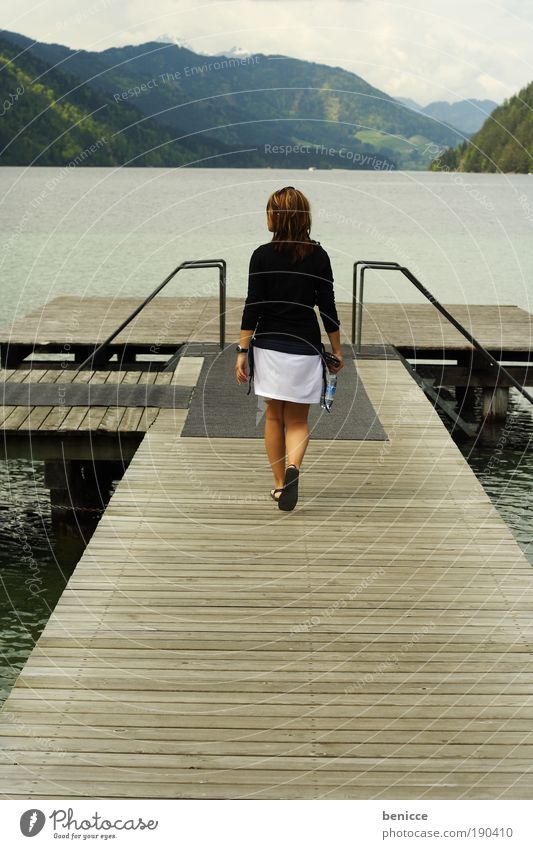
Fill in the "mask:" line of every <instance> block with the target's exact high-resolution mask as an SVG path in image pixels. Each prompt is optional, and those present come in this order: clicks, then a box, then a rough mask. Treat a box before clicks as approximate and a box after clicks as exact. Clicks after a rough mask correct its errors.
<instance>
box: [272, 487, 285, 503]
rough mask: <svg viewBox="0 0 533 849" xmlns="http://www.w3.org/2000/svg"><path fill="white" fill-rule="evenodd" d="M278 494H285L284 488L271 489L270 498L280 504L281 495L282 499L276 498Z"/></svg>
mask: <svg viewBox="0 0 533 849" xmlns="http://www.w3.org/2000/svg"><path fill="white" fill-rule="evenodd" d="M276 492H283V487H282V486H278V487H277V488H276V489H271V490H270V497H271V498H272V499H273V500H274V501H275V502H276V503H278V502H279V498H281V495H280V497H279V498H276Z"/></svg>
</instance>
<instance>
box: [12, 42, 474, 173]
mask: <svg viewBox="0 0 533 849" xmlns="http://www.w3.org/2000/svg"><path fill="white" fill-rule="evenodd" d="M0 35H1V37H2V39H3V42H4V44H6V43H8V42H9V43H10V44H11V45H12V50H17V49H18V51H20V48H22V49H23V50H24V54H23V55H24V62H26V61H29V58H30V59H31V60H32V61H39V62H40V63H41V66H42V67H41V69H40V74H39V84H42V85H44V86H46V87H47V88H48V90H49V92H48V95H47V97H48V103H49V104H50V109H49V110H48V111H50V112H52V111H54V108H53V107H52V106H51V104H52V102H53V101H54V99H55V102H56V103H58V102H61V103H63V100H61V97H62V96H65V99H66V100H67V101H69V102H70V101H72V103H73V104H74V105H75V106H77V107H78V108H81V107H82V104H80V102H79V100H80V98H82V97H83V96H84V97H85V99H86V101H87V102H86V103H85V108H86V109H87V110H88V111H90V110H89V107H90V109H98V107H100V106H102V105H104V104H105V110H101V111H98V112H97V113H96V115H95V120H96V121H97V122H100V123H102V122H103V123H105V124H107V123H110V124H111V125H112V127H114V128H116V129H117V130H120V132H121V135H123V136H124V137H125V139H126V140H128V141H129V142H130V147H131V150H132V151H133V150H135V151H136V152H137V154H140V153H141V152H142V151H143V150H148V149H150V148H151V147H153V146H154V145H153V143H152V142H153V138H152V134H154V133H155V135H156V136H157V132H158V131H159V132H160V133H161V140H160V141H161V143H163V144H165V142H168V140H169V139H170V138H172V137H174V138H177V139H179V142H175V143H173V144H172V145H170V149H165V147H163V148H160V149H159V150H158V152H157V154H155V153H153V154H152V153H150V154H149V153H146V154H144V155H143V156H142V161H140V160H139V161H136V163H135V164H137V165H139V164H144V165H152V164H170V163H172V164H182V163H183V160H184V157H185V158H187V156H188V157H189V158H191V155H192V156H193V157H194V158H200V157H201V156H202V155H206V149H208V150H209V152H210V153H211V155H212V156H213V157H214V158H213V159H212V160H211V161H210V162H206V163H203V164H212V165H220V166H223V167H224V166H225V167H230V166H233V167H234V166H237V165H242V166H250V165H254V166H259V165H261V166H271V167H289V168H299V167H302V168H305V167H309V166H310V165H314V166H319V167H322V168H350V169H354V168H375V169H381V168H392V167H394V168H410V169H412V168H415V169H416V168H419V169H420V168H426V167H427V166H428V164H429V162H430V161H431V154H430V151H431V150H432V149H433V150H434V147H433V148H431V145H438V146H441V147H442V146H452V145H454V144H457V143H458V142H459V141H460V140H461V138H462V136H461V134H460V133H459V132H457V131H456V130H455V129H453V128H452V127H450V126H449V125H447V124H445V123H443V122H442V121H439V120H437V119H434V118H431V117H428V116H426V115H421V114H418V113H416V112H413V110H411V109H409V108H407V107H406V106H405V105H404V104H402V103H400V102H398V101H397V100H396V99H394V98H392V97H390V96H389V95H387V94H386V93H384V92H382V91H380V90H379V89H376V88H374V87H373V86H371V85H370V84H369V83H367V82H366V81H365V80H363V79H362V78H361V77H359V76H357V75H356V74H352V73H349V72H348V71H345V70H343V69H342V68H332V67H329V66H326V65H320V64H318V63H314V62H305V61H300V60H297V59H291V58H289V57H287V56H279V55H273V56H265V55H263V54H256V55H254V56H251V57H245V58H244V59H235V58H228V57H223V56H212V57H209V56H204V55H200V54H196V53H193V52H192V51H190V50H188V49H186V48H184V47H180V46H178V45H175V44H162V43H159V42H150V43H147V44H142V45H136V46H126V47H121V48H111V49H109V50H105V51H102V52H100V53H90V52H87V51H73V50H70V49H69V48H68V47H64V46H62V45H59V44H40V43H34V42H32V41H31V40H30V39H28V38H26V37H25V36H22V35H19V34H17V33H10V32H6V31H3V32H2V33H0ZM3 52H6V51H5V50H4V51H3ZM28 57H29V58H28ZM19 62H22V57H20V59H17V60H16V62H15V70H14V73H16V72H17V66H18V63H19ZM52 66H56V69H55V70H52ZM46 68H48V69H49V70H48V71H46V72H45V70H44V69H46ZM57 69H60V73H59V71H58V70H57ZM21 70H25V71H26V73H27V74H30V75H31V72H30V70H29V69H28V68H25V67H24V66H23V65H22V66H21ZM67 75H68V77H69V80H70V81H72V80H75V81H77V83H75V92H72V91H71V89H72V85H71V84H68V85H67V84H66V83H65V80H64V79H60V77H65V76H67ZM0 79H1V75H0ZM15 82H16V80H15V79H13V78H12V77H11V78H9V74H8V75H7V81H6V78H4V79H3V80H2V96H3V97H5V96H6V94H7V95H8V94H9V92H10V91H12V90H13V88H12V87H13V85H14V84H15ZM37 95H39V96H40V97H41V98H42V97H43V94H42V92H35V91H32V97H33V96H37ZM22 100H23V98H21V99H20V101H19V102H18V103H17V107H18V106H19V105H20V104H21V102H22ZM17 111H18V109H16V108H15V107H13V108H12V109H10V110H9V112H8V115H7V117H8V118H10V121H9V122H8V124H9V131H10V132H13V129H14V126H13V121H14V122H15V125H16V124H17V120H18V119H16V118H15V117H14V115H15V113H16V112H17ZM11 113H14V114H13V115H11ZM140 116H142V120H141V121H140V123H139V118H140ZM54 117H55V120H56V121H58V120H59V117H60V116H59V114H58V112H57V110H56V111H55V116H54ZM63 117H65V116H63ZM46 120H48V119H46ZM46 120H44V121H41V122H40V125H39V127H38V129H39V130H40V136H39V139H38V142H37V144H34V143H33V142H34V139H33V133H34V127H33V125H32V129H31V133H30V135H31V136H32V141H31V142H29V144H30V146H31V149H32V150H33V149H34V148H35V147H37V148H38V149H39V150H42V149H43V142H45V145H44V146H46V139H47V127H46ZM86 120H87V121H88V120H89V119H88V118H87V119H86ZM130 124H135V129H134V130H133V129H126V128H127V127H129V125H130ZM80 126H81V125H80ZM53 129H54V128H51V130H52V131H53ZM100 129H101V128H100V127H99V126H98V128H96V127H93V132H96V131H100ZM70 132H71V133H74V135H75V134H76V132H77V130H72V131H69V134H70ZM26 134H27V133H24V135H26ZM52 138H56V135H54V136H53V137H52ZM145 142H146V145H145ZM143 145H145V146H144V147H143ZM54 147H55V148H56V156H57V157H59V159H60V158H61V156H60V153H61V145H60V144H59V143H57V142H56V143H55V144H54ZM167 147H168V145H167ZM248 149H250V150H249V152H246V153H243V152H242V151H243V150H248ZM109 152H110V151H108V153H109ZM102 155H103V154H102ZM207 155H208V154H207ZM47 156H48V154H47V153H46V154H43V155H42V156H41V158H40V160H39V161H40V162H41V163H42V162H43V157H44V161H46V158H47ZM26 158H27V154H26ZM93 162H94V164H108V163H101V162H98V163H97V161H96V159H95V160H93Z"/></svg>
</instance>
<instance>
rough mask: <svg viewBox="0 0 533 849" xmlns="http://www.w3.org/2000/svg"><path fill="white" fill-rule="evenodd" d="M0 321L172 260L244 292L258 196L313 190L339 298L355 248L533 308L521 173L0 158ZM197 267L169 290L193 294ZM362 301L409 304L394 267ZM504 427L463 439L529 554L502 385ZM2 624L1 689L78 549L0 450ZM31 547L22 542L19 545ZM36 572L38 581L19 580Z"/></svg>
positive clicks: (361, 255)
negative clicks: (70, 163) (35, 588)
mask: <svg viewBox="0 0 533 849" xmlns="http://www.w3.org/2000/svg"><path fill="white" fill-rule="evenodd" d="M0 181H1V194H0V196H1V201H0V251H1V259H0V262H1V269H2V296H3V297H2V308H1V315H0V324H2V325H5V324H7V323H9V322H10V321H12V320H13V319H15V318H20V317H22V316H23V315H25V314H26V313H27V312H29V310H31V309H33V308H35V307H36V306H39V305H41V304H43V303H45V302H46V301H48V300H50V299H52V298H53V297H55V296H57V295H60V294H80V295H81V294H92V295H107V296H110V297H120V296H125V295H131V294H133V295H138V296H139V297H141V296H144V295H147V294H148V293H149V292H150V291H151V290H152V289H153V288H155V286H156V285H157V284H158V283H159V282H160V281H161V280H162V279H163V278H164V277H165V276H166V275H167V274H168V273H169V272H170V271H171V270H172V269H173V268H174V267H175V266H176V265H178V264H179V263H180V262H181V261H183V260H190V259H206V258H214V257H223V258H225V259H226V260H227V262H228V281H227V283H228V295H229V296H236V297H243V298H244V297H245V295H246V287H247V271H248V261H249V257H250V254H251V252H252V251H253V250H254V248H255V247H257V245H259V244H261V243H263V242H266V241H269V239H270V234H269V233H268V231H267V229H266V216H265V206H266V201H267V198H268V195H269V194H270V193H271V192H272V191H274V190H275V189H278V188H281V187H282V186H285V185H294V186H296V187H298V188H300V189H302V191H304V192H305V193H306V194H307V196H308V197H309V199H310V201H311V206H312V214H313V227H312V234H311V235H312V236H313V237H314V238H315V239H318V240H319V241H320V242H321V244H322V245H323V246H324V248H325V249H326V250H327V251H328V253H329V255H330V258H331V263H332V268H333V273H334V278H335V292H336V298H337V301H348V300H350V297H351V286H352V265H353V262H354V261H355V260H356V259H380V260H394V261H398V262H401V263H402V264H404V265H407V266H408V267H409V268H410V269H411V271H413V272H414V274H415V275H416V276H417V277H418V278H419V279H420V280H421V282H422V283H423V284H424V285H425V286H426V287H427V288H428V289H429V290H430V291H431V292H432V293H433V294H434V295H435V296H436V297H437V298H438V299H439V300H440V301H442V302H444V303H448V304H454V303H461V304H462V303H467V304H477V303H485V304H498V303H499V304H517V305H518V306H520V307H522V308H524V309H526V310H528V311H529V312H531V311H532V310H531V300H532V296H533V178H532V177H530V176H527V175H494V174H486V175H485V174H451V173H429V172H427V173H426V172H394V171H392V172H371V171H353V172H352V171H337V170H332V171H325V170H324V171H322V170H317V171H292V170H273V169H266V170H244V169H175V170H166V169H133V168H125V169H108V168H86V169H80V168H78V169H69V168H33V169H25V168H3V169H0ZM211 279H213V295H216V294H217V293H218V286H217V281H216V279H214V278H213V276H212V273H210V272H208V271H205V272H204V271H196V272H194V273H189V274H187V272H184V273H183V274H182V275H181V274H180V277H179V279H178V280H176V281H174V282H173V283H172V284H170V286H169V288H168V290H167V292H166V294H168V295H171V294H176V295H191V294H192V295H194V293H195V291H198V292H199V291H200V289H201V288H203V287H204V285H205V282H206V281H207V280H211ZM366 299H367V300H370V301H372V300H374V301H389V302H393V301H399V302H403V303H409V302H411V303H412V302H419V301H421V300H423V299H422V297H421V296H420V295H418V293H417V292H416V291H415V290H414V289H413V288H412V286H410V284H409V283H408V282H407V280H405V279H404V278H403V277H402V276H400V275H395V274H391V273H389V274H386V273H385V274H383V273H382V274H380V273H379V272H372V274H369V276H368V286H367V288H366ZM509 416H510V417H511V418H512V421H513V427H512V428H511V430H510V437H509V439H508V440H507V442H506V443H505V448H504V450H503V451H501V452H500V453H499V454H498V456H495V452H494V450H493V449H491V448H490V447H487V446H485V447H483V446H475V447H472V445H469V443H468V442H465V443H463V444H461V446H460V447H461V450H462V451H463V453H464V455H465V456H466V457H467V458H468V461H469V462H470V464H471V466H472V468H473V469H474V471H475V472H476V474H477V475H478V477H479V479H480V480H481V482H482V483H483V485H484V487H485V488H486V490H487V492H488V493H489V495H490V497H491V498H492V499H493V501H494V503H495V504H496V506H497V508H498V509H499V510H500V512H501V515H502V516H503V518H504V519H505V521H506V522H507V523H508V524H509V526H510V527H511V529H512V530H513V533H514V534H515V536H516V538H517V540H518V541H519V543H520V545H521V546H522V547H523V549H524V551H525V553H526V555H527V556H528V557H529V559H530V561H531V562H532V563H533V549H532V546H531V524H532V520H531V516H532V515H533V495H532V493H533V486H532V483H533V461H532V458H531V451H530V450H529V449H530V445H531V438H532V435H533V417H532V413H531V407H530V406H529V405H528V404H527V402H526V401H525V399H523V398H522V397H521V396H520V395H519V394H518V393H516V392H514V390H512V391H511V405H510V412H509ZM0 523H1V524H0V545H1V548H0V571H1V574H2V581H3V584H2V585H3V593H2V597H1V598H0V637H1V639H2V644H3V655H4V662H3V669H2V670H0V699H1V698H2V697H3V696H5V694H6V693H7V692H8V691H9V689H10V687H11V686H12V684H13V681H14V680H15V677H16V674H17V672H18V670H19V669H20V667H21V665H22V664H23V663H24V660H25V658H26V657H27V654H28V653H29V651H30V649H31V646H32V645H33V642H34V640H35V638H36V636H37V635H38V633H39V632H40V630H41V629H42V627H43V626H44V624H45V623H46V620H47V618H48V615H49V612H50V610H51V609H52V608H53V606H54V604H55V603H56V601H57V599H58V597H59V595H60V593H61V591H62V588H63V587H64V584H65V582H66V580H67V579H68V576H69V574H70V572H71V570H72V568H73V566H74V563H75V562H76V558H77V556H78V553H79V552H78V553H76V552H73V551H72V550H69V551H66V552H65V551H62V550H61V546H58V541H57V540H55V539H54V537H53V531H52V529H51V525H50V520H49V510H48V491H47V490H46V488H45V486H44V475H43V468H42V464H40V463H34V464H31V463H29V462H28V461H25V460H13V461H10V462H9V464H6V463H3V464H2V463H0ZM28 552H29V553H28ZM34 573H37V574H38V576H39V580H40V584H39V589H40V592H32V591H30V589H29V587H30V580H29V579H30V578H31V577H32V575H34Z"/></svg>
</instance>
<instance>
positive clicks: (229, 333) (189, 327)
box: [0, 296, 533, 364]
mask: <svg viewBox="0 0 533 849" xmlns="http://www.w3.org/2000/svg"><path fill="white" fill-rule="evenodd" d="M140 300H141V299H139V298H115V299H113V300H111V299H109V298H103V297H102V298H85V299H82V298H78V297H72V296H62V297H57V298H54V300H52V301H50V302H49V303H48V304H46V305H45V306H43V307H39V308H37V309H35V310H33V312H31V313H30V314H29V315H28V316H25V317H24V318H23V319H21V320H19V321H17V322H15V323H14V324H13V326H12V327H10V328H7V329H4V330H3V331H0V352H2V356H3V360H2V362H3V363H4V364H5V355H6V351H7V348H8V346H9V350H10V352H11V355H12V356H13V357H15V355H16V354H17V350H18V348H17V346H18V347H19V348H20V353H24V355H25V354H26V353H27V352H28V350H29V348H30V347H32V346H33V345H38V346H41V348H42V349H49V350H53V351H57V352H61V353H63V354H67V353H72V352H74V351H75V350H78V351H79V353H80V356H81V357H82V358H83V357H84V356H85V355H86V354H88V353H89V352H90V349H91V346H92V347H94V346H95V345H96V344H98V343H99V342H102V341H103V340H104V339H106V338H107V336H109V335H110V334H111V333H112V331H113V330H114V329H116V328H117V327H118V326H119V325H120V323H121V322H122V321H123V320H124V319H125V318H127V316H128V315H130V314H131V313H132V312H133V310H134V309H135V308H136V307H137V306H138V304H139V303H140ZM243 302H244V301H243V298H228V299H227V303H226V339H227V340H228V341H231V340H238V335H239V327H240V321H241V317H242V308H243ZM337 306H338V312H339V318H340V320H341V325H342V339H343V341H345V342H348V341H349V339H350V333H351V304H350V303H343V302H339V303H338V304H337ZM444 306H445V307H446V308H447V309H448V310H449V311H450V312H451V313H452V315H453V316H454V317H456V318H457V319H458V320H459V321H460V322H461V323H462V324H463V325H464V326H465V327H466V329H467V330H469V331H470V332H471V333H472V334H473V335H474V337H475V338H477V339H478V341H479V342H481V344H482V345H484V346H485V347H486V348H487V349H488V350H489V351H490V353H492V354H498V353H499V352H502V351H505V352H515V353H516V354H520V355H522V356H525V355H526V354H528V353H529V352H530V351H531V350H532V344H533V321H532V316H531V315H530V314H529V313H527V312H525V311H524V310H522V309H520V308H518V307H516V306H512V305H482V304H473V305H465V304H445V305H444ZM218 309H219V304H218V298H214V297H211V298H205V297H188V298H168V297H158V298H156V299H154V300H153V301H152V302H151V303H150V304H149V305H148V306H147V307H146V308H145V309H144V310H143V312H142V313H140V315H139V316H138V317H137V318H136V319H135V320H134V321H133V322H132V323H131V324H130V325H128V327H126V329H125V330H124V331H123V332H122V333H121V334H120V335H119V336H118V337H117V338H116V340H115V342H114V343H113V349H114V350H117V351H118V352H122V351H124V348H125V346H131V347H132V348H133V349H135V350H138V351H152V353H165V352H170V351H172V350H173V348H175V347H176V345H178V344H179V343H182V342H185V341H194V340H201V341H209V340H211V341H214V342H216V341H218V339H219V314H218ZM363 342H364V343H365V344H385V343H389V344H392V345H394V346H396V347H398V348H399V349H400V350H402V353H404V355H405V356H414V355H415V352H418V354H419V355H422V353H424V352H425V353H426V354H428V355H429V354H430V353H431V352H436V353H437V355H439V354H440V355H442V351H443V349H445V350H446V351H447V352H448V353H449V355H450V356H453V354H454V352H455V353H457V352H465V351H466V352H468V351H470V350H471V349H472V346H471V345H470V343H469V342H467V340H466V339H465V338H464V337H463V336H462V335H461V334H460V333H459V332H458V331H457V330H456V329H455V328H454V327H453V325H451V324H449V323H448V322H447V321H446V319H445V318H443V316H441V314H440V313H439V312H438V311H437V310H436V309H435V308H434V307H433V306H431V304H422V303H420V304H419V303H414V304H373V303H368V304H366V306H365V308H364V323H363Z"/></svg>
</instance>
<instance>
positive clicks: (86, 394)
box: [0, 381, 192, 408]
mask: <svg viewBox="0 0 533 849" xmlns="http://www.w3.org/2000/svg"><path fill="white" fill-rule="evenodd" d="M191 393H192V388H191V387H190V386H169V385H165V384H161V385H158V384H145V383H143V384H138V385H135V384H134V385H132V384H127V383H10V382H9V381H8V382H7V383H0V398H1V399H2V403H3V404H4V405H6V406H7V405H9V406H14V407H15V406H16V407H26V406H28V407H49V406H52V407H57V406H60V407H168V408H172V407H182V408H183V407H188V406H189V401H190V398H191Z"/></svg>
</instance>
